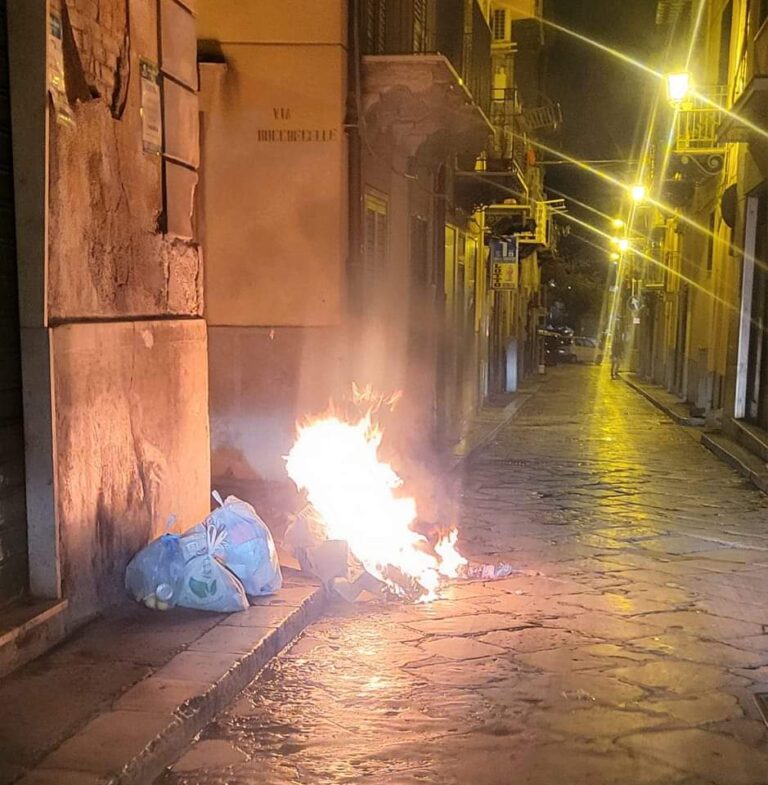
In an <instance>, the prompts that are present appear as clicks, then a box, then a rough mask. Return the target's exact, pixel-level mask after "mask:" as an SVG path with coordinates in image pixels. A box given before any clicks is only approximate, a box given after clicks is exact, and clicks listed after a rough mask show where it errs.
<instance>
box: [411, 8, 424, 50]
mask: <svg viewBox="0 0 768 785" xmlns="http://www.w3.org/2000/svg"><path fill="white" fill-rule="evenodd" d="M413 51H414V53H415V54H424V53H425V52H426V51H427V0H413Z"/></svg>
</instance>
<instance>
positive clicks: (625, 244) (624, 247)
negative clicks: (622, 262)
mask: <svg viewBox="0 0 768 785" xmlns="http://www.w3.org/2000/svg"><path fill="white" fill-rule="evenodd" d="M619 250H620V251H621V252H622V253H624V252H625V251H628V250H629V240H627V238H626V237H622V238H621V240H619Z"/></svg>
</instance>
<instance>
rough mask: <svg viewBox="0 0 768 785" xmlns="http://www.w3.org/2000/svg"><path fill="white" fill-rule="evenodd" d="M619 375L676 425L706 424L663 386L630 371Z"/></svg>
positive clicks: (693, 425)
mask: <svg viewBox="0 0 768 785" xmlns="http://www.w3.org/2000/svg"><path fill="white" fill-rule="evenodd" d="M620 376H621V378H622V380H623V381H624V382H625V383H626V384H628V385H629V386H630V387H631V388H632V389H633V390H635V391H636V392H638V393H640V395H642V396H643V398H645V399H646V400H648V401H650V402H651V403H652V404H653V405H654V406H655V407H656V408H657V409H659V410H661V411H662V412H664V414H666V415H667V417H669V418H670V419H671V420H674V421H675V422H676V423H677V424H678V425H683V426H686V427H699V426H703V425H706V420H705V419H704V418H703V417H695V416H693V415H692V414H691V413H690V409H689V407H688V405H687V404H686V403H685V402H684V401H682V400H681V399H680V398H678V397H677V396H676V395H674V394H673V393H671V392H669V390H667V389H665V388H664V387H662V386H660V385H658V384H647V383H646V382H643V381H641V380H640V379H638V378H637V376H635V374H632V373H622V374H620Z"/></svg>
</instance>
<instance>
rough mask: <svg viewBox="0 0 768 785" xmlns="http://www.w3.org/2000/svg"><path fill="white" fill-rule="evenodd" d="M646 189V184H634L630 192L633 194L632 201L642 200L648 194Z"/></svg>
mask: <svg viewBox="0 0 768 785" xmlns="http://www.w3.org/2000/svg"><path fill="white" fill-rule="evenodd" d="M646 193H647V192H646V189H645V186H644V185H641V184H640V183H638V184H637V185H633V186H632V189H631V190H630V194H632V201H634V202H642V201H643V200H644V199H645V196H646Z"/></svg>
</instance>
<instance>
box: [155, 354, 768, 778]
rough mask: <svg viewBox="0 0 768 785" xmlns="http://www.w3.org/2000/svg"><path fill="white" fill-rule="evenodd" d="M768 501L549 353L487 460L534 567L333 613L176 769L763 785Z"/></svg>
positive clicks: (484, 549)
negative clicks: (409, 602) (444, 591)
mask: <svg viewBox="0 0 768 785" xmlns="http://www.w3.org/2000/svg"><path fill="white" fill-rule="evenodd" d="M767 523H768V510H767V509H766V506H765V500H764V497H763V496H762V495H761V494H760V493H759V492H757V491H756V490H754V489H753V488H752V487H751V486H749V485H747V484H746V483H745V482H744V481H743V480H742V479H741V477H739V476H737V475H736V474H735V473H734V472H732V471H730V470H729V469H727V468H726V467H724V465H723V464H722V463H721V462H720V461H718V460H717V459H716V458H715V457H713V456H712V455H711V454H710V453H708V452H707V451H706V450H705V449H704V448H703V447H701V446H700V445H698V444H697V443H696V441H695V439H694V438H693V437H692V435H691V432H690V431H687V430H685V429H683V428H681V427H678V426H677V425H674V424H672V422H671V421H670V420H668V419H666V418H665V416H664V415H663V414H662V413H661V412H659V411H658V410H657V409H655V408H654V407H653V406H652V405H651V404H650V403H648V402H647V401H646V400H645V399H643V398H642V397H640V395H638V394H637V393H636V392H634V391H633V390H632V389H631V388H630V387H628V386H627V385H626V384H624V383H623V382H622V381H611V380H610V377H609V369H608V368H607V367H583V366H581V367H559V368H556V369H553V370H552V371H551V372H550V373H549V374H548V378H547V380H546V381H545V383H544V384H543V385H542V389H541V391H540V392H539V393H538V394H537V395H535V396H534V397H533V398H532V399H531V400H529V401H528V402H527V403H526V405H525V406H524V407H523V408H522V409H521V410H520V412H519V413H518V414H517V416H516V417H515V418H514V419H513V420H512V421H511V422H510V423H509V424H508V425H507V426H506V427H505V428H504V429H503V430H502V431H501V432H500V434H499V435H498V437H497V438H496V439H495V441H494V442H493V443H492V444H491V445H490V446H489V447H488V448H487V449H485V450H484V452H483V453H482V454H481V455H479V456H478V457H477V459H476V460H475V461H474V463H473V464H472V466H471V467H470V468H469V469H468V471H467V474H466V477H465V484H464V493H463V514H462V520H461V524H460V532H461V542H462V547H463V549H464V550H465V551H466V552H467V553H468V554H469V555H470V556H471V557H472V558H474V559H477V560H480V561H486V560H487V561H494V562H498V561H508V562H511V563H512V564H514V566H515V567H516V568H517V569H519V570H520V573H519V574H515V575H514V576H513V577H511V578H508V579H505V580H501V581H497V582H494V583H485V584H483V583H471V584H461V583H458V584H455V585H454V586H452V587H451V588H450V590H449V592H448V595H449V596H448V597H447V598H446V599H443V600H440V601H438V602H435V603H433V604H429V605H417V606H408V607H405V606H399V607H394V606H393V607H379V608H372V607H370V606H369V607H362V608H361V607H359V606H339V607H336V608H335V610H333V611H332V612H331V613H330V614H328V615H327V616H326V617H325V618H324V619H323V620H321V621H320V622H319V623H317V624H315V625H314V626H313V627H310V628H309V629H308V630H307V631H306V632H305V634H304V635H303V636H302V637H300V638H299V640H298V641H297V642H296V643H295V644H294V645H293V646H292V647H291V648H289V649H287V650H286V651H285V652H283V653H282V654H281V655H280V656H279V657H278V658H277V659H276V660H274V661H273V662H272V663H271V664H270V665H269V666H268V668H267V669H266V671H264V672H263V673H262V674H261V676H260V677H259V678H257V679H256V680H255V681H254V682H253V683H252V684H251V686H250V687H249V688H248V689H247V690H246V691H245V692H244V693H243V694H242V695H241V696H240V698H239V699H238V700H237V702H236V703H235V704H233V705H232V706H231V707H230V708H229V709H227V710H226V711H224V712H223V713H222V714H220V715H219V716H218V717H217V718H216V719H215V720H214V721H213V722H212V723H211V724H210V725H209V726H208V727H207V728H206V729H205V730H204V731H203V733H202V734H201V736H200V738H199V740H198V741H197V742H196V743H195V744H194V745H193V746H192V747H191V748H190V749H189V750H188V752H187V753H186V754H185V755H184V756H183V757H182V758H181V759H180V761H179V762H178V763H177V764H176V765H175V766H174V767H173V769H172V771H171V772H170V773H168V774H167V775H166V776H165V777H164V778H162V779H161V782H162V783H164V785H214V783H230V785H235V784H236V783H237V784H238V785H239V784H240V783H251V782H257V781H258V782H260V783H265V784H266V783H269V784H270V785H273V784H274V785H276V784H277V783H307V784H313V783H356V782H361V781H363V780H364V781H365V782H366V783H372V784H373V783H376V785H384V784H385V783H386V784H387V785H395V784H397V785H406V784H407V783H414V784H415V783H442V784H445V785H448V784H450V783H478V784H480V783H487V784H488V785H491V784H493V785H497V784H498V785H501V783H515V785H545V783H546V785H553V784H554V783H563V785H565V784H566V783H567V785H581V784H584V785H586V784H587V783H590V784H591V785H611V783H629V782H631V783H633V785H651V783H653V785H672V784H673V783H675V784H682V783H685V784H686V785H711V784H713V783H717V784H718V785H761V784H762V783H765V782H766V781H768V754H766V751H765V742H766V728H765V725H764V723H763V721H762V719H761V718H760V713H759V711H758V708H757V704H756V702H755V699H754V694H755V693H757V692H760V691H761V685H762V684H764V685H766V689H767V690H768V671H767V670H766V667H765V666H766V665H768V637H766V635H765V631H766V630H765V625H766V622H768V616H766V613H765V610H764V605H765V602H766V599H767V598H768V588H763V587H765V585H766V577H768V525H766V524H767Z"/></svg>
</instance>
